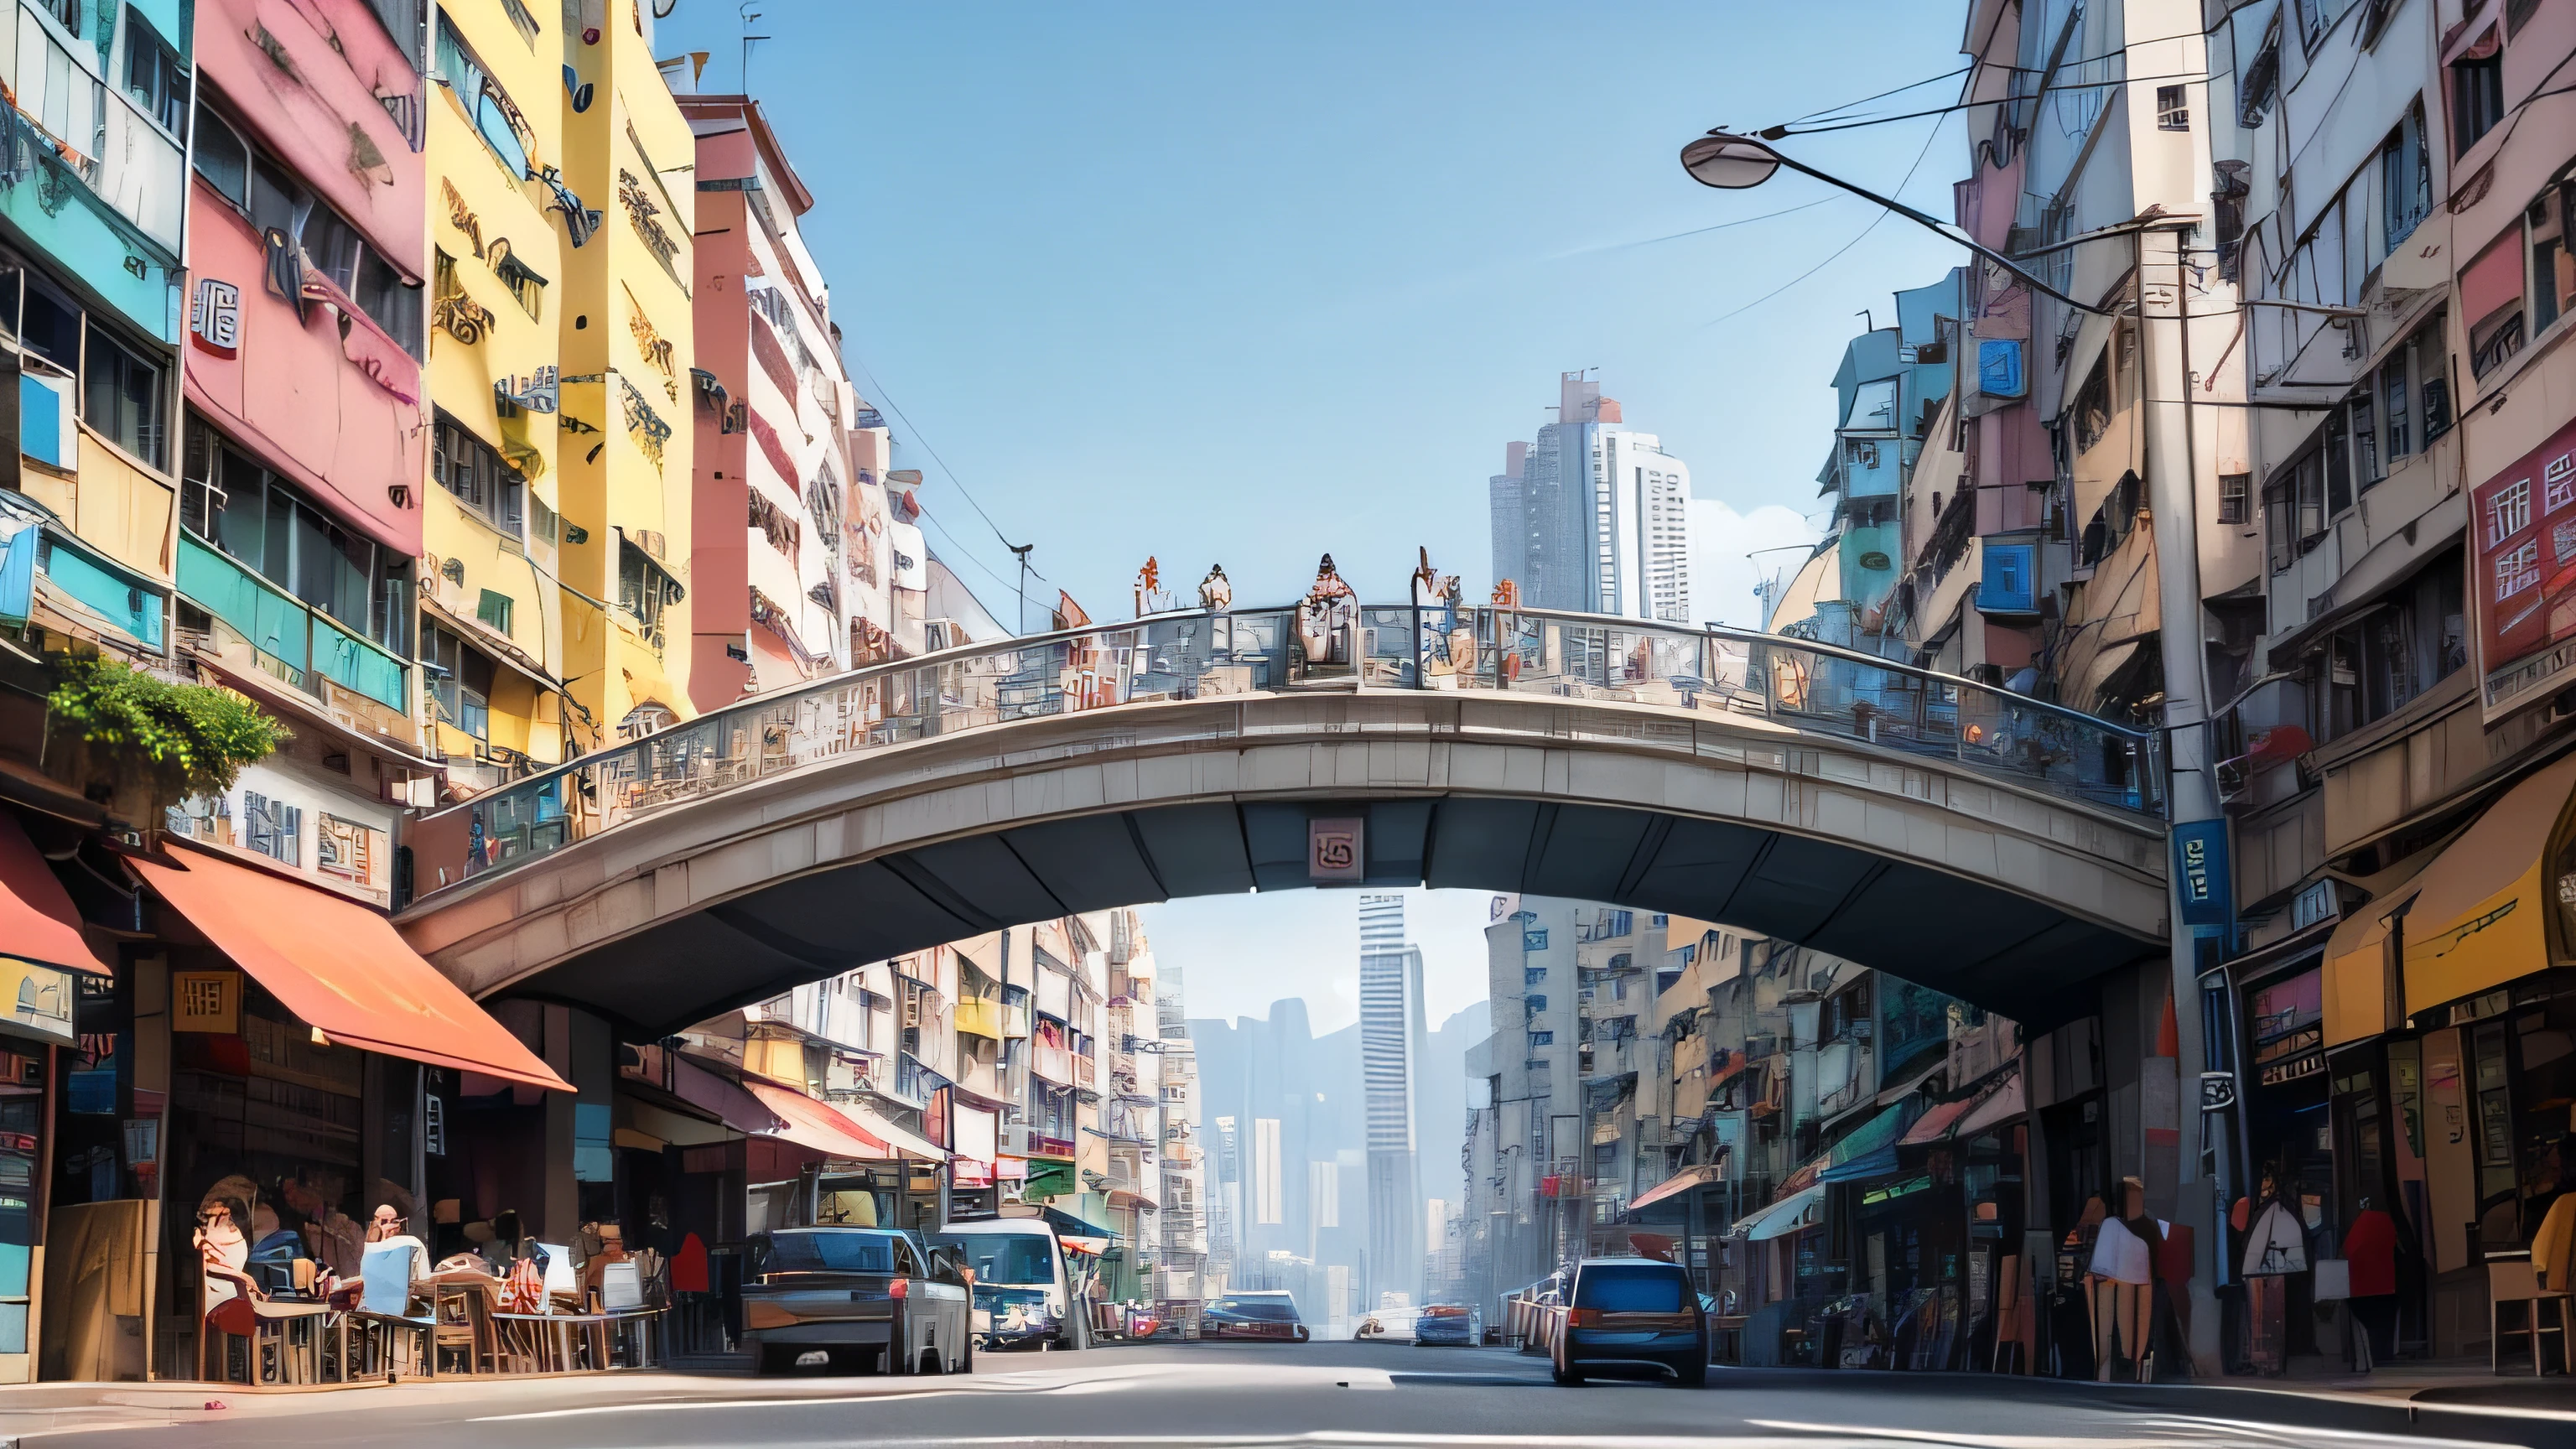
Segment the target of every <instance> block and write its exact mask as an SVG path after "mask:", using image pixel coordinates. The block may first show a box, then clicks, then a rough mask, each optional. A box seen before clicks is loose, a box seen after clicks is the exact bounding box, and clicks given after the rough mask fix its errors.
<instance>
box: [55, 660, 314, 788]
mask: <svg viewBox="0 0 2576 1449" xmlns="http://www.w3.org/2000/svg"><path fill="white" fill-rule="evenodd" d="M45 705H46V719H47V730H48V735H47V739H46V745H45V758H46V764H47V773H48V774H52V775H54V776H55V777H56V778H57V779H62V780H65V781H67V782H69V783H70V784H72V785H75V786H77V787H78V788H79V789H80V791H81V793H82V795H83V796H85V797H86V798H88V799H89V800H91V801H93V802H95V803H97V804H98V805H101V806H103V807H105V808H106V810H107V811H108V813H109V814H110V815H111V816H114V817H115V818H117V819H119V820H122V821H124V822H125V823H127V824H129V825H135V826H138V827H141V828H144V829H159V828H160V826H161V823H162V820H163V818H164V813H165V812H166V811H167V810H168V809H169V808H170V807H171V806H173V805H176V804H178V803H179V802H180V801H182V800H185V799H187V798H188V797H190V796H192V795H217V794H221V793H223V792H224V791H226V790H229V789H231V788H232V785H233V781H234V780H236V779H238V778H239V777H240V775H241V770H242V766H244V765H247V764H249V763H251V762H252V761H254V760H258V759H262V758H265V757H266V756H267V755H269V754H270V753H271V752H273V751H275V750H276V749H277V747H278V746H279V745H280V744H281V743H283V742H284V741H285V740H286V738H287V731H286V727H285V726H284V725H281V724H279V723H278V722H277V721H276V720H274V719H271V718H269V717H268V716H267V715H265V714H262V713H261V712H260V710H259V707H258V706H257V705H254V704H252V703H251V702H250V701H249V700H247V699H245V698H243V697H242V696H241V695H239V694H236V693H234V692H233V691H231V690H229V689H224V688H220V687H218V686H214V685H206V684H182V683H179V682H177V681H174V680H169V679H164V678H162V677H160V676H159V675H155V674H149V673H146V672H144V671H142V670H139V669H136V668H134V667H132V666H131V665H127V664H124V663H120V662H118V661H116V660H113V659H108V658H104V657H101V656H98V655H94V654H93V655H75V654H66V655H62V656H59V657H57V658H56V659H55V661H54V686H53V690H52V692H51V693H50V694H48V695H47V696H46V699H45Z"/></svg>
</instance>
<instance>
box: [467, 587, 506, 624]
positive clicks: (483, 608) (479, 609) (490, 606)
mask: <svg viewBox="0 0 2576 1449" xmlns="http://www.w3.org/2000/svg"><path fill="white" fill-rule="evenodd" d="M510 605H511V600H510V596H509V595H508V594H503V593H496V592H494V591H493V590H491V589H485V590H484V591H483V597H482V599H481V600H479V601H478V602H477V603H476V604H475V605H474V617H475V618H476V619H478V620H480V621H482V622H483V623H485V624H488V625H490V626H491V627H492V629H493V630H494V631H495V632H497V633H501V634H507V633H509V632H510Z"/></svg>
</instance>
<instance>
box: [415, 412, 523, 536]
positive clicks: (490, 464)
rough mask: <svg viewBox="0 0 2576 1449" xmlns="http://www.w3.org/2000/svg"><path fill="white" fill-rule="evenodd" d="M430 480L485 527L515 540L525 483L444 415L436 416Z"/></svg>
mask: <svg viewBox="0 0 2576 1449" xmlns="http://www.w3.org/2000/svg"><path fill="white" fill-rule="evenodd" d="M433 437H434V439H435V446H434V448H433V451H432V453H431V456H430V462H429V471H430V476H431V477H432V478H435V479H436V480H438V486H440V487H441V488H444V489H446V490H447V491H448V492H450V493H453V494H455V495H456V498H457V501H458V502H460V503H463V504H464V505H465V506H466V507H467V508H469V509H471V510H473V511H474V513H475V515H476V516H477V517H480V518H481V519H482V520H483V521H484V522H485V523H488V524H490V525H492V526H493V527H494V528H497V529H499V530H500V531H501V532H503V533H505V534H508V535H509V536H510V537H512V538H517V537H519V536H520V534H519V526H520V522H519V521H520V509H521V506H522V503H523V501H524V500H525V498H526V497H527V486H528V485H527V481H526V480H525V479H523V478H521V477H520V476H519V470H518V469H516V468H513V467H511V466H510V465H509V463H508V462H506V461H504V460H503V458H502V457H501V455H500V454H499V453H497V452H495V451H493V449H492V447H491V445H490V444H488V443H486V442H484V441H483V440H482V439H481V438H478V437H476V436H474V435H473V434H472V433H469V432H467V431H466V430H465V427H464V425H463V424H461V423H459V422H457V421H456V419H454V418H452V417H449V416H448V415H447V414H445V413H443V412H442V413H440V414H439V415H438V425H437V428H436V430H435V432H434V434H433Z"/></svg>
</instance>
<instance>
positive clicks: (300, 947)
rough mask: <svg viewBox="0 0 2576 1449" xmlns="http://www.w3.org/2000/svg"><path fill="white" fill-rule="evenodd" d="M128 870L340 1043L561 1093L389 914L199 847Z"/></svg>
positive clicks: (540, 1065) (564, 1087) (564, 1088)
mask: <svg viewBox="0 0 2576 1449" xmlns="http://www.w3.org/2000/svg"><path fill="white" fill-rule="evenodd" d="M131 863H132V865H133V867H134V871H135V874H136V875H137V876H139V877H141V879H142V881H143V883H144V884H145V885H148V886H150V887H151V888H152V889H153V890H154V891H156V892H158V893H159V895H160V896H161V898H162V899H163V900H166V901H168V902H169V903H170V904H171V905H172V906H173V907H175V908H176V909H177V910H178V912H179V914H180V915H182V916H185V917H187V918H188V923H189V924H190V925H192V926H195V927H196V928H197V929H198V930H199V931H201V932H203V933H204V934H205V937H206V939H207V940H209V941H212V942H213V943H214V944H215V947H216V949H218V950H220V951H222V952H223V953H224V954H225V955H227V956H229V957H231V958H232V960H233V964H234V965H236V966H239V967H240V968H241V969H243V970H244V971H247V972H249V973H250V974H251V977H252V978H253V979H254V980H256V981H258V982H259V984H260V985H262V986H265V987H267V988H268V990H269V994H270V995H272V996H275V997H276V998H277V999H278V1000H279V1001H280V1002H282V1003H284V1005H285V1007H286V1009H287V1010H289V1011H291V1012H294V1013H295V1015H296V1016H297V1017H298V1018H299V1019H301V1020H302V1021H303V1022H304V1023H305V1024H306V1025H308V1026H311V1027H314V1028H317V1029H318V1030H320V1031H321V1033H322V1034H323V1035H324V1036H326V1037H328V1038H330V1039H331V1040H332V1041H333V1042H335V1043H338V1044H340V1045H342V1046H353V1047H360V1048H363V1049H365V1050H367V1051H371V1052H383V1053H385V1054H386V1055H387V1056H396V1057H403V1058H406V1059H408V1060H411V1061H415V1062H426V1063H428V1064H429V1065H431V1066H435V1067H453V1068H455V1069H456V1070H458V1071H464V1072H482V1073H485V1074H487V1075H490V1076H495V1077H501V1078H504V1079H506V1080H509V1081H513V1082H521V1083H525V1084H526V1085H528V1086H532V1087H544V1088H548V1089H550V1090H553V1091H558V1092H569V1091H571V1090H572V1089H573V1088H572V1084H571V1083H569V1082H567V1081H565V1080H564V1079H563V1078H561V1077H559V1076H556V1075H555V1074H554V1072H553V1071H552V1070H551V1069H549V1068H548V1067H547V1066H546V1064H545V1063H544V1062H542V1061H540V1060H538V1059H537V1056H536V1054H535V1053H534V1052H531V1051H529V1050H528V1049H527V1048H526V1047H525V1046H523V1045H521V1044H520V1042H519V1039H518V1038H517V1037H515V1036H512V1035H511V1034H510V1031H509V1029H508V1028H507V1027H504V1026H502V1025H501V1023H499V1022H497V1021H494V1020H493V1019H492V1017H491V1015H490V1014H489V1013H488V1012H486V1011H484V1010H483V1008H481V1007H479V1006H477V1005H475V1004H474V1002H473V1000H472V999H471V998H469V997H468V996H466V994H465V993H464V992H462V991H460V990H458V989H457V988H456V984H455V983H454V982H451V981H449V980H448V979H447V978H446V977H444V976H442V975H440V974H439V973H438V968H437V967H435V966H432V965H430V964H429V962H427V961H425V960H423V959H421V955H420V953H419V952H417V951H414V950H413V949H412V948H411V947H410V945H409V944H407V943H406V942H405V941H404V940H403V938H402V936H401V934H400V933H398V932H396V931H395V930H394V924H393V922H391V921H389V920H386V919H385V918H384V917H383V916H380V915H377V914H376V913H375V912H374V911H371V910H369V909H368V908H366V907H365V906H363V905H360V904H359V903H357V902H356V901H353V900H350V899H348V898H346V897H344V896H339V895H335V894H333V893H332V892H330V891H326V890H323V889H322V888H320V887H319V886H309V885H305V884H303V883H302V882H300V881H294V880H289V879H287V878H285V877H283V876H276V875H271V874H269V873H268V872H266V871H263V870H254V869H252V868H251V867H249V866H246V865H235V864H233V863H232V862H230V861H227V860H223V859H219V858H218V857H216V856H213V855H209V854H205V853H203V852H200V851H195V850H185V851H173V852H172V854H171V856H170V858H169V861H168V863H167V864H165V863H163V862H161V861H156V860H146V859H141V858H137V859H135V860H133V861H132V862H131Z"/></svg>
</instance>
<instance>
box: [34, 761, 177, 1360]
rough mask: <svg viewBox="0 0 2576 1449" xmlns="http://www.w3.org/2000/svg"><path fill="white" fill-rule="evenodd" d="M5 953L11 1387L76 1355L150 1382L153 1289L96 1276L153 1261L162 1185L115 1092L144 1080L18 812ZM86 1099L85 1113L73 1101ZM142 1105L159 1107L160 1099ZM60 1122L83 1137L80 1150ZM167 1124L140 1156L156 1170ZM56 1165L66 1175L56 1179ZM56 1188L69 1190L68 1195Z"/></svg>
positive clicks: (101, 976)
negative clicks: (135, 1074) (115, 1260)
mask: <svg viewBox="0 0 2576 1449" xmlns="http://www.w3.org/2000/svg"><path fill="white" fill-rule="evenodd" d="M0 942H5V943H6V944H7V951H8V954H7V955H0V1383H19V1384H22V1383H26V1382H28V1381H29V1380H31V1379H33V1378H36V1377H37V1376H38V1373H39V1370H40V1368H41V1367H42V1365H41V1364H40V1362H39V1360H40V1359H50V1360H54V1361H56V1366H57V1369H59V1365H60V1363H61V1361H64V1360H65V1359H66V1358H67V1357H68V1356H71V1355H73V1354H76V1355H77V1356H78V1357H79V1358H80V1359H81V1360H82V1361H83V1362H97V1363H103V1364H107V1365H110V1366H114V1367H120V1368H125V1369H128V1370H130V1372H127V1373H126V1374H125V1376H126V1377H137V1378H139V1377H141V1370H142V1363H143V1340H142V1332H141V1330H142V1323H143V1319H144V1316H145V1307H144V1303H143V1284H142V1283H141V1282H140V1281H138V1280H137V1278H135V1277H133V1276H126V1277H122V1278H111V1277H110V1276H109V1275H106V1274H100V1273H94V1272H91V1271H88V1270H87V1268H86V1266H85V1265H86V1263H87V1261H88V1259H89V1257H90V1256H91V1252H92V1247H93V1245H100V1246H103V1247H105V1248H106V1249H108V1250H110V1251H112V1252H114V1253H116V1254H117V1256H118V1257H119V1258H120V1259H121V1260H123V1261H128V1262H133V1263H138V1264H139V1263H140V1262H141V1261H142V1245H143V1242H144V1237H145V1232H146V1227H147V1224H148V1222H149V1210H148V1202H149V1200H150V1198H151V1197H152V1192H153V1183H152V1180H151V1177H152V1175H151V1171H150V1169H149V1167H147V1168H146V1169H145V1170H144V1171H142V1172H140V1173H136V1172H132V1171H129V1170H127V1169H126V1167H125V1162H126V1160H127V1158H128V1157H129V1156H130V1155H132V1154H129V1153H128V1152H127V1150H126V1144H125V1143H124V1141H123V1140H122V1139H123V1138H124V1136H125V1135H126V1132H125V1124H126V1123H127V1122H128V1121H129V1120H131V1115H130V1114H132V1112H133V1101H132V1094H131V1093H124V1094H120V1092H119V1091H118V1089H117V1084H118V1078H119V1073H120V1071H122V1072H125V1073H129V1074H130V1072H131V1071H132V1060H133V1052H132V1047H131V1040H132V1038H131V1034H130V1030H129V1031H128V1032H127V1033H126V1034H123V1035H120V1034H117V1033H116V1032H115V1031H114V1030H113V1028H115V1027H116V1026H117V1025H118V1022H117V1019H116V1013H115V1002H116V996H115V992H114V983H115V981H116V979H117V978H116V975H115V973H114V972H113V971H111V970H110V968H109V964H108V963H107V961H105V960H103V959H102V958H101V957H100V956H99V955H98V954H97V953H96V952H94V951H93V950H92V948H91V946H90V944H89V942H88V940H87V939H86V938H85V937H84V936H83V935H82V933H81V922H80V913H79V911H78V909H77V908H76V907H75V906H74V905H73V904H72V900H71V897H70V895H69V894H68V893H66V892H65V891H64V889H63V885H62V882H61V881H60V880H59V879H58V878H56V876H55V875H54V873H53V870H52V869H51V868H50V867H49V866H47V865H46V863H45V858H44V856H43V854H42V853H41V852H39V851H38V850H37V848H36V846H35V844H34V842H33V841H31V840H30V839H29V838H28V835H27V830H26V828H25V827H24V826H22V825H21V824H20V823H19V821H18V818H17V817H16V816H15V815H13V814H11V813H9V812H8V811H6V810H0ZM83 1043H86V1044H87V1047H88V1049H87V1050H82V1045H83ZM75 1086H76V1087H77V1088H78V1091H79V1100H78V1102H76V1103H75V1102H72V1101H70V1100H68V1094H69V1092H70V1090H71V1089H72V1088H73V1087H75ZM144 1101H145V1103H146V1105H151V1099H150V1098H149V1097H148V1096H147V1097H145V1098H144ZM57 1108H59V1109H60V1110H56V1109H57ZM74 1108H77V1109H78V1111H77V1115H74V1111H73V1109H74ZM152 1115H153V1116H154V1117H155V1118H157V1116H158V1113H157V1111H155V1112H154V1113H153V1114H152ZM58 1119H59V1120H66V1121H71V1122H73V1123H75V1124H76V1128H77V1130H76V1131H75V1132H73V1133H71V1134H69V1137H70V1140H71V1142H72V1144H73V1145H68V1146H67V1145H66V1141H65V1139H66V1134H65V1133H63V1132H62V1131H60V1130H58V1129H57V1128H56V1126H55V1123H56V1121H57V1120H58ZM158 1125H159V1124H158V1122H157V1120H156V1121H154V1122H152V1123H151V1124H150V1125H149V1127H147V1129H146V1131H145V1132H144V1133H143V1134H142V1136H143V1140H142V1141H138V1142H136V1143H135V1144H133V1145H134V1147H135V1148H137V1149H141V1150H142V1151H141V1155H142V1157H143V1158H144V1159H146V1160H148V1159H149V1158H150V1157H151V1152H150V1150H149V1149H150V1148H151V1147H152V1146H153V1145H154V1138H153V1131H154V1130H155V1129H157V1127H158ZM100 1143H105V1144H106V1145H107V1148H108V1151H107V1154H106V1156H105V1157H104V1158H103V1159H102V1158H99V1157H97V1156H96V1155H95V1149H96V1145H97V1144H100ZM56 1160H58V1161H59V1164H60V1165H59V1166H56V1167H50V1168H49V1167H48V1163H49V1161H56ZM57 1179H59V1180H60V1181H61V1182H62V1183H63V1184H64V1185H65V1186H66V1187H68V1189H69V1190H68V1191H66V1190H61V1189H58V1187H57ZM40 1287H41V1288H42V1290H43V1291H42V1292H41V1294H40V1293H39V1291H38V1290H39V1288H40ZM46 1376H48V1377H62V1376H64V1375H62V1374H61V1373H60V1372H55V1373H52V1374H48V1375H46ZM104 1376H105V1375H101V1377H104Z"/></svg>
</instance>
